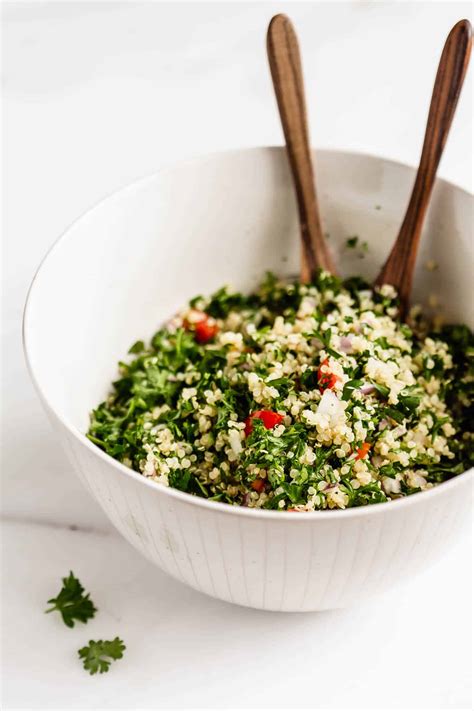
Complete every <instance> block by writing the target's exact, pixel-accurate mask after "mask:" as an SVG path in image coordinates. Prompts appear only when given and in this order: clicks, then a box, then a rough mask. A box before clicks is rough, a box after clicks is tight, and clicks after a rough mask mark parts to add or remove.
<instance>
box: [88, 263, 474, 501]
mask: <svg viewBox="0 0 474 711" xmlns="http://www.w3.org/2000/svg"><path fill="white" fill-rule="evenodd" d="M397 312H398V309H397V294H396V292H395V290H394V288H393V287H391V286H388V285H385V286H382V287H381V288H380V289H379V288H376V289H374V290H372V289H371V288H370V287H369V286H368V285H367V284H365V283H364V282H363V281H362V280H361V279H358V278H356V279H350V280H347V281H345V282H341V280H339V279H338V278H336V277H333V276H330V275H329V274H327V273H325V272H321V273H320V274H319V275H318V276H317V277H316V278H315V280H314V282H313V283H312V284H309V285H308V284H306V285H303V284H300V283H284V282H279V281H277V279H276V278H275V277H274V276H273V275H268V276H267V278H266V280H265V281H264V283H263V284H262V286H261V287H260V288H259V290H258V291H257V292H255V293H253V294H251V295H248V296H246V295H242V294H240V293H235V292H232V291H230V290H228V289H227V288H223V289H221V290H219V291H218V292H216V293H215V294H214V295H212V296H211V297H208V298H206V297H197V298H195V299H193V300H192V301H191V302H190V304H189V306H188V307H187V308H185V309H183V310H182V311H181V312H180V313H179V314H178V315H176V316H175V317H174V318H173V319H172V320H171V321H170V322H169V323H168V324H167V325H166V326H165V327H164V328H161V329H160V330H159V331H158V332H157V333H156V334H155V336H154V337H153V338H152V340H151V343H150V345H149V346H145V344H144V343H142V342H141V341H139V342H137V343H135V345H134V346H132V348H131V349H130V353H132V354H133V358H131V359H130V360H129V362H127V363H120V374H121V377H120V379H119V380H117V381H116V382H115V383H114V384H113V392H112V394H111V395H110V396H109V397H108V399H107V400H106V402H104V403H102V404H101V405H99V407H98V408H97V409H96V410H94V412H93V413H92V415H91V425H90V430H89V433H88V436H89V438H90V439H91V440H92V442H94V443H95V444H97V445H98V446H99V447H102V448H103V449H104V450H105V451H106V452H107V453H108V454H110V455H111V456H112V457H115V458H116V459H118V460H119V461H120V462H122V463H123V464H125V465H126V466H128V467H131V468H133V469H135V470H136V471H138V472H140V473H141V474H142V475H143V476H144V477H147V478H148V479H151V480H153V481H155V482H157V483H158V484H161V485H164V486H171V487H174V488H176V489H180V490H181V491H186V492H188V493H191V494H195V495H197V496H202V497H205V498H208V499H211V500H213V501H223V502H227V503H229V504H234V505H241V506H247V507H250V508H265V509H282V510H287V511H313V510H319V509H326V508H329V509H335V508H340V509H342V508H347V507H349V506H361V505H364V504H374V503H380V502H383V501H388V500H390V499H396V498H399V497H402V496H407V495H408V494H412V493H415V492H418V491H423V490H426V489H430V488H431V487H433V486H435V485H436V484H439V483H440V482H443V481H445V480H446V479H449V478H451V477H453V476H455V475H457V474H460V473H462V472H463V471H465V470H466V469H468V468H469V467H470V466H471V465H472V464H473V463H474V435H473V434H472V432H469V425H470V423H471V422H472V393H473V391H474V385H473V383H474V377H473V375H474V368H473V365H472V364H473V354H474V338H473V335H472V333H471V332H470V331H469V329H468V328H467V327H465V326H444V327H443V328H440V327H438V330H437V331H436V332H431V331H430V329H429V326H428V324H427V323H426V322H425V321H423V319H422V318H421V317H420V316H419V315H417V316H413V317H412V319H411V320H410V319H409V321H408V323H401V322H400V321H398V320H397ZM470 408H471V409H470Z"/></svg>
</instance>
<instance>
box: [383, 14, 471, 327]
mask: <svg viewBox="0 0 474 711" xmlns="http://www.w3.org/2000/svg"><path fill="white" fill-rule="evenodd" d="M471 47H472V28H471V25H470V23H469V21H468V20H460V22H458V23H457V24H456V25H454V27H453V29H452V30H451V32H450V33H449V35H448V38H447V40H446V43H445V45H444V49H443V53H442V54H441V59H440V61H439V66H438V73H437V74H436V79H435V83H434V87H433V94H432V97H431V104H430V110H429V113H428V122H427V125H426V131H425V138H424V142H423V149H422V152H421V158H420V165H419V167H418V172H417V174H416V179H415V184H414V186H413V190H412V193H411V197H410V201H409V203H408V208H407V211H406V214H405V217H404V220H403V222H402V226H401V227H400V232H399V233H398V237H397V240H396V242H395V244H394V246H393V248H392V251H391V252H390V255H389V257H388V259H387V261H386V262H385V264H384V266H383V267H382V271H381V272H380V274H379V276H378V277H377V279H376V281H375V284H376V285H381V284H392V286H394V287H396V289H397V290H398V293H399V296H400V307H401V308H400V315H401V317H403V316H405V315H406V313H407V310H408V303H409V299H410V293H411V287H412V282H413V273H414V269H415V263H416V255H417V252H418V246H419V243H420V236H421V229H422V227H423V221H424V218H425V213H426V209H427V207H428V203H429V200H430V197H431V192H432V190H433V185H434V182H435V178H436V171H437V169H438V165H439V161H440V159H441V156H442V154H443V149H444V146H445V143H446V139H447V137H448V133H449V129H450V127H451V122H452V120H453V116H454V112H455V110H456V105H457V103H458V99H459V94H460V93H461V88H462V85H463V81H464V76H465V74H466V70H467V67H468V64H469V57H470V54H471Z"/></svg>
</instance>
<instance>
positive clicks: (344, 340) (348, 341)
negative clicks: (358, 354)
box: [339, 336, 352, 353]
mask: <svg viewBox="0 0 474 711" xmlns="http://www.w3.org/2000/svg"><path fill="white" fill-rule="evenodd" d="M339 348H340V349H341V351H343V352H344V353H351V352H352V337H351V336H341V338H340V341H339Z"/></svg>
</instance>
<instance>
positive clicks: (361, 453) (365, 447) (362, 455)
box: [355, 442, 372, 459]
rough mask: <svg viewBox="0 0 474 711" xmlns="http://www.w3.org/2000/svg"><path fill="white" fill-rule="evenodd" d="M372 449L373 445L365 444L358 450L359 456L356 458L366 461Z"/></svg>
mask: <svg viewBox="0 0 474 711" xmlns="http://www.w3.org/2000/svg"><path fill="white" fill-rule="evenodd" d="M371 447H372V445H371V444H370V443H369V442H364V444H363V445H362V446H361V447H359V448H358V449H357V450H356V451H357V454H356V457H355V458H356V459H364V458H365V457H366V456H367V455H368V453H369V451H370V448H371Z"/></svg>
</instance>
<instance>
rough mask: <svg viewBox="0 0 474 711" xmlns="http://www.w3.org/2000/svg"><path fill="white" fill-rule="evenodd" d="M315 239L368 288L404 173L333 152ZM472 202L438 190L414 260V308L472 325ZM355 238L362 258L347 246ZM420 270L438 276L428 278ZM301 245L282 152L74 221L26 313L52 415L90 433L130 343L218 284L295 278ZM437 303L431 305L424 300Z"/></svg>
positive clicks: (394, 217)
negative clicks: (267, 275) (324, 240)
mask: <svg viewBox="0 0 474 711" xmlns="http://www.w3.org/2000/svg"><path fill="white" fill-rule="evenodd" d="M315 165H316V174H317V184H318V187H319V201H320V204H321V210H322V219H323V224H324V230H325V232H326V233H327V234H328V239H329V243H330V245H331V247H332V249H333V250H334V251H335V254H336V257H337V261H338V263H339V265H340V269H341V272H342V273H343V274H344V275H346V276H349V275H352V274H360V275H362V276H365V277H368V278H369V279H370V278H372V277H373V276H374V275H375V274H376V273H377V271H378V269H379V268H380V266H381V264H382V263H383V261H384V260H385V258H386V256H387V255H388V253H389V251H390V248H391V245H392V244H393V240H394V239H395V236H396V234H397V231H398V227H399V224H400V220H401V217H402V215H403V213H404V210H405V207H406V204H407V201H408V196H409V193H410V190H411V186H412V183H413V179H414V171H413V169H412V168H409V167H407V166H403V165H400V164H397V163H393V162H391V161H386V160H384V159H381V158H376V157H371V156H364V155H358V154H351V153H344V152H338V151H324V150H323V151H317V153H316V154H315ZM471 224H472V198H471V197H470V196H469V195H468V194H467V193H466V192H464V191H463V190H461V189H459V188H457V187H455V186H453V185H450V184H449V183H446V182H444V181H438V182H437V185H436V187H435V190H434V194H433V198H432V203H431V206H430V210H429V214H428V218H427V220H426V224H425V229H424V234H423V238H422V248H421V250H420V254H419V258H418V270H417V274H416V288H415V292H414V301H416V302H419V303H422V304H426V303H427V301H428V300H429V299H430V297H436V298H437V300H438V301H439V306H437V307H436V310H437V311H440V312H441V313H443V315H444V316H445V317H446V319H447V320H448V321H461V322H465V323H468V324H469V325H470V326H471V327H472V326H473V323H474V313H473V305H472V292H471V286H470V283H471V282H470V278H471V275H470V271H471V265H472V254H471V249H472V234H471ZM355 235H357V236H358V237H359V243H358V245H362V243H364V242H366V243H367V248H365V247H362V246H360V247H359V246H357V247H356V248H355V249H349V248H348V247H347V246H346V241H347V239H348V238H349V237H351V236H355ZM427 260H434V261H435V262H436V263H437V265H438V268H437V269H436V270H435V271H429V270H427V269H426V267H425V264H426V262H427ZM298 266H299V235H298V221H297V213H296V204H295V199H294V195H293V188H292V184H291V179H290V174H289V170H288V166H287V161H286V155H285V152H284V150H283V149H281V148H261V149H250V150H245V151H236V152H231V153H223V154H216V155H213V156H210V157H204V158H200V159H196V160H193V161H190V162H187V163H183V164H181V165H178V166H177V167H175V168H172V169H169V170H166V171H163V172H160V173H158V174H156V175H154V176H152V177H150V178H146V179H144V180H142V181H139V182H137V183H134V184H133V185H131V186H130V187H128V188H126V189H124V190H122V191H120V192H118V193H116V194H114V195H112V196H111V197H109V198H107V199H106V200H105V201H103V202H101V203H100V204H99V205H98V206H97V207H95V208H94V209H92V210H91V211H89V212H88V213H87V214H86V215H85V216H83V217H82V218H80V219H79V220H78V221H77V222H75V223H74V225H73V226H72V227H71V228H70V229H69V230H68V231H67V232H66V234H65V235H64V236H63V237H62V239H60V240H59V241H58V242H57V243H56V245H55V246H54V248H53V249H52V251H51V252H50V253H49V255H48V256H47V258H46V259H45V261H44V262H43V264H42V266H41V267H40V269H39V272H38V274H37V276H36V279H35V281H34V283H33V286H32V289H31V291H30V295H29V299H28V303H27V308H26V313H25V344H26V350H27V354H28V360H29V364H30V368H31V371H32V373H33V376H34V378H35V380H36V383H37V385H38V387H39V389H40V391H41V393H42V394H43V397H44V398H45V399H46V400H47V402H48V403H49V405H50V406H51V407H52V409H53V410H54V411H55V412H56V413H57V414H58V415H59V416H60V417H62V418H64V419H65V420H66V421H67V422H69V424H71V425H73V426H74V427H76V428H78V429H79V430H81V431H85V430H86V429H87V425H88V413H89V411H90V410H91V408H92V407H94V406H95V405H96V404H98V402H99V401H100V400H101V399H103V398H104V396H105V395H106V393H107V390H108V387H109V383H110V382H111V380H113V379H114V378H115V377H116V375H117V367H116V364H117V361H118V360H120V359H122V358H123V357H124V356H125V354H126V352H127V350H128V348H129V346H130V345H131V343H133V342H134V341H135V340H137V339H141V338H147V337H150V336H151V335H152V334H153V332H154V331H155V330H156V329H157V328H158V327H159V325H160V324H161V323H162V322H163V321H165V320H166V319H167V318H168V317H169V316H170V315H171V314H173V313H174V312H175V311H176V309H177V308H179V307H180V306H181V305H183V304H184V303H185V302H186V301H187V299H188V298H190V297H191V296H194V295H195V294H198V293H206V292H207V293H209V292H211V291H212V290H214V289H216V288H218V287H219V286H221V285H222V284H224V283H229V284H231V285H233V286H235V287H237V288H239V289H243V290H249V289H251V288H252V287H254V286H255V285H256V284H257V283H258V281H259V280H260V279H261V277H262V276H263V274H264V272H265V271H266V270H272V271H274V272H276V273H277V274H280V275H288V274H296V273H297V272H298ZM431 301H432V299H431Z"/></svg>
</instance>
